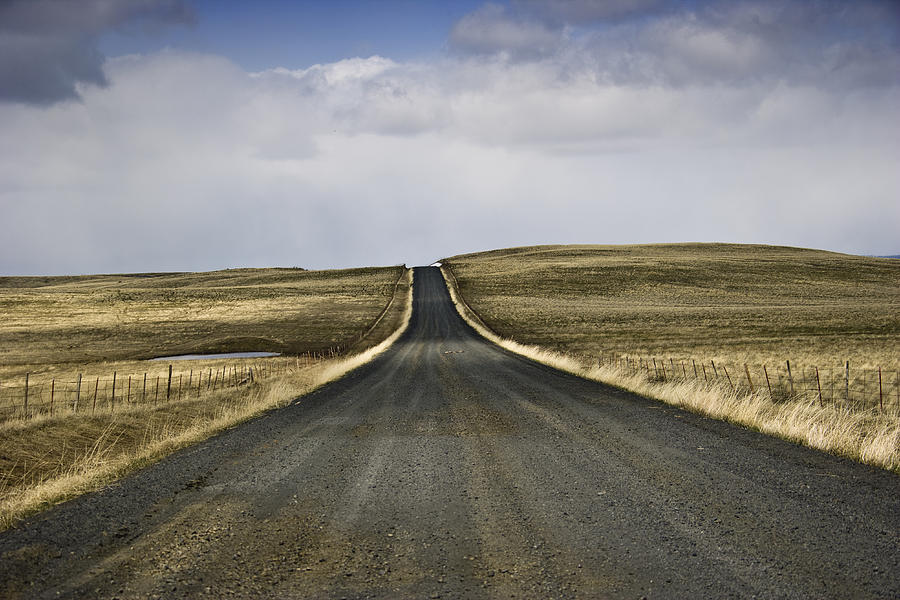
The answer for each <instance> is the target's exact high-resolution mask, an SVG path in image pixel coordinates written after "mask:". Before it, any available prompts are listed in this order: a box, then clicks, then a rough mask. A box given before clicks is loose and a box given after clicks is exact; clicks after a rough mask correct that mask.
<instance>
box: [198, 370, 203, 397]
mask: <svg viewBox="0 0 900 600" xmlns="http://www.w3.org/2000/svg"><path fill="white" fill-rule="evenodd" d="M202 384H203V369H200V372H199V373H197V397H198V398H199V397H200V386H201V385H202Z"/></svg>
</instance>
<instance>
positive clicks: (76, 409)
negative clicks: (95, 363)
mask: <svg viewBox="0 0 900 600" xmlns="http://www.w3.org/2000/svg"><path fill="white" fill-rule="evenodd" d="M340 352H341V349H340V348H331V349H329V350H327V351H325V352H308V353H305V354H303V355H300V356H297V357H292V359H291V358H286V357H273V358H270V359H260V360H256V361H254V362H252V363H246V362H245V363H231V364H222V365H220V366H215V367H206V368H188V367H185V368H183V369H178V370H176V368H175V366H174V365H173V364H168V365H167V366H166V367H164V369H163V370H159V369H154V370H151V369H148V370H146V371H143V372H129V373H121V372H117V371H113V372H112V373H109V374H106V375H84V374H77V375H75V376H74V377H72V376H69V377H60V378H57V377H47V376H46V375H44V374H39V375H33V374H31V373H26V374H25V376H24V377H23V378H21V379H20V380H18V381H0V422H3V421H9V420H14V419H31V418H34V417H35V416H38V415H59V414H66V413H68V414H80V413H97V412H101V411H106V412H111V411H114V410H116V409H117V408H121V407H123V406H135V405H141V404H143V405H147V404H159V403H162V402H172V401H179V400H182V399H188V398H200V397H201V396H203V395H205V394H209V393H212V392H215V391H217V390H222V389H225V388H237V387H240V386H245V385H248V384H253V383H256V382H257V381H259V380H261V379H265V378H267V377H270V376H273V375H280V374H284V373H286V372H288V371H289V370H290V369H291V368H292V367H294V368H299V367H300V366H301V365H304V366H305V365H309V364H313V363H316V362H318V361H321V360H324V359H326V358H333V357H336V356H338V355H339V354H340ZM184 362H190V361H184Z"/></svg>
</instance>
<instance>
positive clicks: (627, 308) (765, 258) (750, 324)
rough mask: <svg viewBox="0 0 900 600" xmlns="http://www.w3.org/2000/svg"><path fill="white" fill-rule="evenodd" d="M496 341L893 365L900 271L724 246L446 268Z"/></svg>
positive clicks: (897, 359)
mask: <svg viewBox="0 0 900 600" xmlns="http://www.w3.org/2000/svg"><path fill="white" fill-rule="evenodd" d="M444 262H445V264H448V265H450V266H451V268H452V269H453V272H454V274H455V275H456V277H457V279H458V281H459V287H460V291H461V293H462V295H463V297H464V298H465V300H466V301H467V302H468V303H469V305H470V306H471V307H472V309H473V310H475V312H477V313H478V314H479V315H480V316H481V318H482V319H483V320H484V322H485V323H486V324H487V325H488V326H489V327H490V328H491V329H493V330H494V331H495V332H497V333H498V334H499V335H501V336H504V337H510V338H513V339H515V340H517V341H520V342H523V343H527V344H536V345H539V346H543V347H548V348H554V349H558V350H562V351H565V352H570V353H574V354H583V355H592V356H599V355H600V354H601V353H603V352H619V353H631V354H635V355H644V356H653V355H655V356H667V357H668V356H674V357H676V358H677V357H694V358H697V359H714V360H715V359H719V360H722V361H723V362H724V361H731V362H734V363H743V362H748V363H756V364H759V363H766V362H767V363H769V364H782V363H783V362H784V361H785V360H791V361H792V362H796V363H797V364H802V363H808V364H812V365H818V366H820V367H822V366H826V365H829V366H830V365H834V366H842V365H844V363H845V362H846V361H848V360H849V361H850V362H851V364H852V365H854V366H857V367H860V368H869V367H878V366H882V367H884V368H885V369H888V370H894V369H897V368H898V367H900V352H898V351H897V348H898V347H900V261H898V260H894V259H879V258H865V257H859V256H850V255H845V254H835V253H831V252H823V251H818V250H806V249H799V248H784V247H773V246H749V245H732V244H677V245H647V246H541V247H531V248H513V249H509V250H499V251H494V252H484V253H479V254H469V255H462V256H456V257H453V258H449V259H446V260H445V261H444Z"/></svg>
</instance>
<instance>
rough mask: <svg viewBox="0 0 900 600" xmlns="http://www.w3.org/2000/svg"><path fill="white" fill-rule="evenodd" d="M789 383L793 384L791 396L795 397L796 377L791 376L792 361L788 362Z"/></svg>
mask: <svg viewBox="0 0 900 600" xmlns="http://www.w3.org/2000/svg"><path fill="white" fill-rule="evenodd" d="M787 370H788V382H789V383H790V384H791V396H793V395H794V376H793V375H791V361H787Z"/></svg>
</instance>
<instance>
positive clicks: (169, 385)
mask: <svg viewBox="0 0 900 600" xmlns="http://www.w3.org/2000/svg"><path fill="white" fill-rule="evenodd" d="M171 396H172V365H169V382H168V383H167V384H166V402H168V401H169V398H170V397H171Z"/></svg>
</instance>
